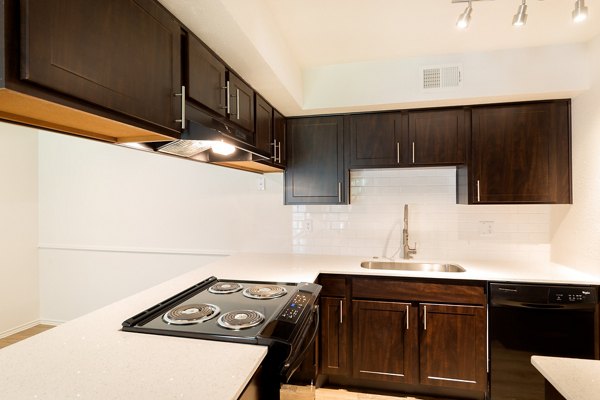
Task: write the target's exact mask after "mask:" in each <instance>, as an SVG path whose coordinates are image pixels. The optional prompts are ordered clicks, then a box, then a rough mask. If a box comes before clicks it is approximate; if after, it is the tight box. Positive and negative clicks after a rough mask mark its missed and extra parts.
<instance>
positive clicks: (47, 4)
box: [21, 0, 181, 132]
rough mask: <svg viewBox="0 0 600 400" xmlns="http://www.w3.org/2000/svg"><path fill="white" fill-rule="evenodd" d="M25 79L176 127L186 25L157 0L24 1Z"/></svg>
mask: <svg viewBox="0 0 600 400" xmlns="http://www.w3.org/2000/svg"><path fill="white" fill-rule="evenodd" d="M21 11H22V14H21V18H22V33H23V36H22V40H21V79H24V80H26V81H30V82H33V83H36V84H39V85H41V86H43V87H46V88H50V89H53V90H55V91H57V92H60V93H62V94H66V95H69V96H72V97H74V98H77V99H80V100H85V101H87V102H90V103H92V104H95V105H98V106H102V107H105V108H109V109H111V110H114V111H117V112H120V113H123V114H126V115H129V116H132V117H136V118H139V119H142V120H146V121H149V122H152V123H155V124H157V125H159V126H161V127H165V128H168V129H170V130H172V131H174V132H178V131H179V129H180V123H178V122H176V121H175V120H176V119H178V118H180V115H181V101H180V99H178V98H177V97H175V96H174V95H175V94H176V93H180V90H181V76H180V74H181V72H180V71H181V69H180V62H181V61H180V57H181V56H180V42H181V41H180V35H181V31H180V26H179V23H178V22H177V20H175V19H174V18H173V17H172V16H171V15H169V14H168V13H167V12H166V11H165V10H164V9H163V8H162V7H161V6H160V5H159V4H158V3H157V2H154V1H151V0H106V1H85V0H24V1H22V2H21Z"/></svg>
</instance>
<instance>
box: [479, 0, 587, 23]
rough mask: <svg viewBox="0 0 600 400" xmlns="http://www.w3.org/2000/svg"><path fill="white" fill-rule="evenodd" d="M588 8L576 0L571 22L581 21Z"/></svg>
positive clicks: (585, 15)
mask: <svg viewBox="0 0 600 400" xmlns="http://www.w3.org/2000/svg"><path fill="white" fill-rule="evenodd" d="M469 3H470V2H469ZM587 13H588V9H587V7H586V6H585V0H577V1H576V2H575V8H574V9H573V14H572V15H573V22H577V23H579V22H581V21H584V20H585V19H586V18H587Z"/></svg>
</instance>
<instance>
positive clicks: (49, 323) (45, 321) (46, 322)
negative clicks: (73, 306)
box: [38, 319, 67, 326]
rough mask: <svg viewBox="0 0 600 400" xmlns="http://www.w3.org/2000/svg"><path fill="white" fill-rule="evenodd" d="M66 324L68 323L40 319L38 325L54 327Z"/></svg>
mask: <svg viewBox="0 0 600 400" xmlns="http://www.w3.org/2000/svg"><path fill="white" fill-rule="evenodd" d="M65 322H67V321H58V320H52V319H40V320H39V321H38V323H39V324H41V325H52V326H58V325H62V324H64V323H65Z"/></svg>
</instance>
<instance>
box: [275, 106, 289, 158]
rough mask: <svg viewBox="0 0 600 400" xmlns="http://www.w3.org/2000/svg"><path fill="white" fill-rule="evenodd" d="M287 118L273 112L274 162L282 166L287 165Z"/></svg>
mask: <svg viewBox="0 0 600 400" xmlns="http://www.w3.org/2000/svg"><path fill="white" fill-rule="evenodd" d="M285 132H286V123H285V117H284V116H283V115H281V113H279V111H277V110H273V160H274V161H275V162H276V163H277V164H280V165H283V166H285V165H286V164H287V157H286V148H285V146H286V133H285Z"/></svg>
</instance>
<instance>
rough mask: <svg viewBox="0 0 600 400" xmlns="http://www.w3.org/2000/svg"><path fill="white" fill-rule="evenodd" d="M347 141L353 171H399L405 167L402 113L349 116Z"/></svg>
mask: <svg viewBox="0 0 600 400" xmlns="http://www.w3.org/2000/svg"><path fill="white" fill-rule="evenodd" d="M349 121H350V127H349V130H348V136H347V140H348V143H349V146H348V151H349V161H348V162H349V164H350V168H368V167H397V166H399V165H401V164H403V163H405V153H406V144H405V143H406V140H403V139H402V116H401V114H400V113H378V114H363V115H352V116H350V119H349Z"/></svg>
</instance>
